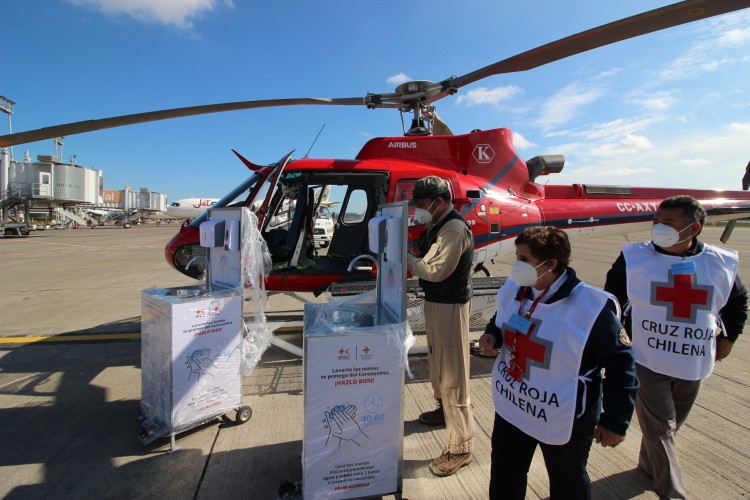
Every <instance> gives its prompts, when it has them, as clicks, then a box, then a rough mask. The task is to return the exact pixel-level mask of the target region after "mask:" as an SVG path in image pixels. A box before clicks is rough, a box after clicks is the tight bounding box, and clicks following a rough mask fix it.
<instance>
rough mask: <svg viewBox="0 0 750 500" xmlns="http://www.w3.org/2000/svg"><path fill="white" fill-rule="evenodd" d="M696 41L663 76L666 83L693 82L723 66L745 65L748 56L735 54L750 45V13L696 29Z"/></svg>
mask: <svg viewBox="0 0 750 500" xmlns="http://www.w3.org/2000/svg"><path fill="white" fill-rule="evenodd" d="M694 30H695V31H694V35H693V36H694V41H693V42H692V43H691V44H690V46H689V47H688V48H687V49H686V50H685V52H684V54H683V55H682V56H680V57H678V58H676V59H674V60H673V61H672V62H671V63H669V64H668V65H667V66H666V67H665V69H664V70H663V71H662V72H661V77H662V78H663V79H665V80H679V79H684V78H692V77H695V76H696V75H698V74H700V73H704V72H709V71H715V70H716V69H718V68H719V67H720V66H722V65H725V64H730V63H737V62H738V61H745V60H746V58H747V54H738V53H736V52H735V53H733V52H731V50H732V49H738V48H739V49H740V50H742V49H743V48H744V47H745V46H747V43H748V41H750V12H745V11H741V12H736V13H734V14H728V15H726V16H721V17H717V18H713V19H711V20H709V21H707V22H705V23H702V24H699V25H697V26H695V27H694Z"/></svg>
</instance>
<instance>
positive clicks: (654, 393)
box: [635, 364, 701, 499]
mask: <svg viewBox="0 0 750 500" xmlns="http://www.w3.org/2000/svg"><path fill="white" fill-rule="evenodd" d="M635 372H636V374H637V375H638V380H639V381H640V383H641V387H640V388H639V389H638V395H637V396H636V399H635V412H636V414H637V415H638V424H639V425H640V427H641V431H642V432H643V439H642V440H641V452H640V456H639V457H638V465H639V466H640V467H641V469H644V471H645V472H648V473H649V474H651V475H652V476H653V477H654V491H655V492H656V494H657V495H659V498H669V499H684V498H685V486H684V485H683V483H682V473H681V471H680V462H679V461H678V460H677V447H676V446H675V442H674V438H675V434H676V433H677V431H678V430H679V429H680V426H681V425H682V424H683V423H685V420H686V419H687V416H688V413H690V409H691V408H692V407H693V403H694V402H695V398H696V397H697V396H698V390H699V389H700V387H701V381H700V380H682V379H679V378H674V377H669V376H667V375H662V374H661V373H656V372H655V371H652V370H649V369H648V368H646V367H645V366H642V365H639V364H636V365H635Z"/></svg>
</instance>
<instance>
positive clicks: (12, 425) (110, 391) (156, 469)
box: [0, 225, 750, 500]
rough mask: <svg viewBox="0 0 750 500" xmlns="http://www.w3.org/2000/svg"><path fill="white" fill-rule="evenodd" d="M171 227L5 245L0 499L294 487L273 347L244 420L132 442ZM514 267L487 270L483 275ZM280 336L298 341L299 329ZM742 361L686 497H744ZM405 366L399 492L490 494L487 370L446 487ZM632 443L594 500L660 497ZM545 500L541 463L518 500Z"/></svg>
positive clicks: (725, 385) (610, 254)
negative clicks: (144, 352)
mask: <svg viewBox="0 0 750 500" xmlns="http://www.w3.org/2000/svg"><path fill="white" fill-rule="evenodd" d="M176 231H177V227H176V226H167V225H162V226H156V225H145V226H140V227H133V228H131V229H123V228H120V227H118V226H113V227H101V228H96V229H93V230H92V229H78V230H48V231H44V232H35V233H32V235H31V236H30V237H28V238H0V314H1V317H2V321H0V422H1V423H2V425H0V443H2V452H1V453H0V497H2V498H9V499H25V498H71V499H73V498H75V499H80V498H96V499H100V498H168V499H172V498H175V499H176V498H195V499H213V498H247V499H256V498H257V499H273V498H276V492H277V490H278V487H279V484H280V482H281V481H283V480H291V481H298V480H300V479H301V464H300V458H301V451H302V441H301V440H302V419H303V413H302V410H303V406H302V361H301V360H300V359H299V358H297V357H295V356H293V355H291V354H289V353H287V352H285V351H282V350H280V349H278V348H276V347H271V348H270V349H269V350H268V351H266V353H265V354H264V356H263V359H262V361H261V363H260V364H259V365H258V367H257V368H256V371H255V372H254V373H253V375H252V376H250V377H246V378H245V379H244V381H243V382H244V394H245V403H246V404H248V405H249V406H251V407H252V408H253V417H252V418H251V420H250V421H249V422H247V423H245V424H242V425H237V424H236V423H234V422H233V421H232V420H231V419H229V418H224V419H221V420H220V421H217V422H211V423H208V424H205V425H203V426H199V427H196V428H194V429H192V430H190V431H187V432H185V433H182V434H179V435H178V436H177V444H178V445H179V446H180V448H181V450H179V451H178V452H176V453H167V452H168V451H169V450H170V443H169V440H168V439H160V440H157V441H155V442H153V443H151V444H149V445H147V446H144V445H143V444H141V442H140V440H139V439H138V435H139V434H140V430H141V429H140V424H139V421H138V417H139V416H140V407H139V402H140V397H141V380H140V341H139V338H140V313H141V311H140V303H141V302H140V300H141V296H140V293H141V290H143V289H145V288H163V287H171V286H180V285H187V284H193V283H194V281H193V280H191V279H189V278H187V277H185V276H183V275H181V274H180V273H177V272H176V271H174V270H172V269H171V268H170V267H169V266H168V265H167V264H166V262H165V261H164V257H163V250H164V245H165V244H166V242H167V241H168V240H169V239H170V238H171V237H172V236H173V235H174V234H175V233H176ZM720 233H721V230H720V229H719V228H710V227H709V228H706V230H705V231H704V235H703V237H704V240H705V241H707V242H709V243H717V242H718V236H719V234H720ZM647 238H648V234H647V233H639V234H637V235H633V236H631V240H632V241H636V240H643V239H647ZM624 242H625V239H624V238H622V237H619V238H607V239H597V240H590V241H587V242H574V244H573V261H572V263H571V265H572V267H574V268H575V269H576V272H577V273H578V275H579V276H580V277H581V278H582V279H583V280H584V281H587V282H589V283H591V284H594V285H599V286H601V285H602V284H603V282H604V276H605V274H606V271H607V270H608V269H609V267H610V265H611V263H612V262H613V261H614V259H615V258H616V256H617V254H618V252H619V247H620V245H621V244H622V243H624ZM728 246H730V247H733V248H736V249H738V250H739V251H740V255H741V269H740V276H741V278H742V280H743V281H744V282H745V283H750V259H749V258H746V256H747V255H750V254H749V253H748V251H749V250H750V229H747V228H739V229H737V230H735V234H734V235H733V237H732V239H731V240H730V242H729V245H728ZM509 269H510V267H509V266H508V265H505V264H497V265H492V266H490V270H491V271H492V272H493V274H507V272H508V270H509ZM308 297H309V298H310V299H311V300H318V301H320V300H323V298H313V297H312V296H308ZM269 310H270V311H272V312H273V313H274V314H276V315H282V316H284V315H286V316H294V315H300V314H301V311H302V306H301V305H300V304H299V302H296V301H294V300H292V299H289V298H287V297H283V296H279V295H275V296H273V297H271V298H270V299H269ZM280 335H281V334H280ZM283 336H284V338H285V339H287V340H289V341H290V342H293V343H296V344H297V345H300V344H301V335H299V334H298V333H297V334H295V333H285V334H283ZM476 336H477V337H478V336H479V332H476ZM744 336H747V334H746V335H744ZM744 336H743V337H744ZM749 361H750V343H749V342H748V339H745V338H742V337H740V340H739V341H738V342H737V344H736V346H735V348H734V350H733V352H732V355H731V356H730V358H728V359H727V360H726V361H724V362H722V363H719V364H718V365H717V369H716V371H715V373H714V375H713V376H712V377H711V378H710V379H709V380H708V381H707V382H706V383H705V384H704V388H703V389H702V391H701V394H700V395H699V397H698V401H697V403H696V406H695V409H694V410H693V413H692V414H691V416H690V419H689V420H688V422H687V424H686V425H685V426H684V427H683V429H682V430H681V431H680V434H679V439H678V442H679V444H678V446H679V447H680V459H681V461H682V464H683V473H684V475H685V476H686V484H687V488H688V496H689V497H690V498H748V497H750V478H749V477H748V475H747V471H748V470H750V453H748V450H750V426H749V425H748V418H747V416H748V414H750V413H749V412H748V406H749V405H750V385H749V384H748V383H747V380H748V379H750V378H749V377H748V375H750V368H748V367H750V363H749ZM410 366H411V369H412V371H413V372H414V374H415V378H414V379H413V380H407V383H406V389H405V408H404V417H405V437H404V477H403V496H404V497H408V498H410V499H412V500H415V499H466V498H470V499H471V498H477V499H479V498H486V496H487V493H486V492H487V484H488V478H489V462H490V460H489V453H490V450H489V439H490V435H491V432H492V415H493V410H492V402H491V394H490V389H489V372H490V370H491V366H492V360H491V359H490V358H483V357H472V391H473V394H472V399H473V402H474V405H475V411H476V418H477V427H478V431H477V432H478V433H477V438H476V448H475V462H474V463H473V464H472V465H470V466H469V467H465V468H464V469H462V470H461V471H460V472H459V473H457V474H456V475H454V476H451V477H449V478H443V479H438V478H435V477H433V476H432V475H431V474H430V473H429V471H428V470H427V464H428V463H429V461H430V460H431V459H432V458H434V457H436V456H437V455H438V454H439V453H440V450H441V448H442V441H443V435H444V430H443V429H442V428H438V429H432V428H426V427H424V426H422V425H420V424H419V423H418V422H417V417H418V415H419V413H420V412H421V411H425V410H428V409H431V408H432V405H433V401H432V395H431V389H430V387H429V385H430V384H429V378H428V376H427V368H426V357H424V356H412V357H410ZM228 416H232V415H228ZM634 420H635V419H634ZM639 441H640V431H639V429H638V426H637V421H634V423H633V425H632V426H631V429H630V431H629V432H628V438H627V439H626V441H625V442H624V443H623V444H622V445H621V446H619V447H618V448H616V449H602V448H600V447H598V446H596V445H595V446H594V447H593V448H592V452H591V457H590V459H589V473H590V475H591V478H592V482H593V485H592V491H593V494H594V497H595V498H644V499H646V498H647V499H651V498H656V496H655V495H654V493H653V492H652V491H650V485H649V482H648V480H647V479H646V478H645V477H644V476H642V475H640V474H639V473H638V472H637V471H635V463H636V458H637V450H638V443H639ZM548 494H549V491H548V487H547V478H546V473H545V470H544V465H543V460H542V457H541V455H539V454H537V456H536V457H535V459H534V463H533V464H532V469H531V471H530V475H529V490H528V495H527V498H545V497H546V496H547V495H548ZM389 498H390V497H389Z"/></svg>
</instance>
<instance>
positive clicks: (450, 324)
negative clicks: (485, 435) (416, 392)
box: [424, 301, 476, 454]
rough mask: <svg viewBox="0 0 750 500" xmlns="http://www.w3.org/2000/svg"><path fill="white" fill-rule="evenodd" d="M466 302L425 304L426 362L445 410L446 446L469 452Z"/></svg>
mask: <svg viewBox="0 0 750 500" xmlns="http://www.w3.org/2000/svg"><path fill="white" fill-rule="evenodd" d="M470 313H471V301H469V302H467V303H466V304H438V303H435V302H427V301H425V303H424V318H425V328H426V330H427V346H428V354H427V364H428V367H429V370H430V382H431V383H432V390H433V393H434V394H435V398H437V399H440V400H442V404H443V412H444V413H445V434H446V445H445V449H446V450H448V451H449V452H451V453H453V454H461V453H468V452H470V451H471V449H472V445H473V442H474V434H475V432H476V430H475V424H474V410H473V408H472V406H471V398H470V395H469V314H470Z"/></svg>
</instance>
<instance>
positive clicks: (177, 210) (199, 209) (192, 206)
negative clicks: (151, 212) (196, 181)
mask: <svg viewBox="0 0 750 500" xmlns="http://www.w3.org/2000/svg"><path fill="white" fill-rule="evenodd" d="M217 201H219V198H182V199H181V200H177V201H175V202H174V203H170V204H169V206H168V207H167V214H166V217H167V218H171V219H193V218H195V217H198V216H199V215H201V214H202V213H203V212H205V211H206V210H208V209H209V208H211V207H213V206H214V204H215V203H216V202H217Z"/></svg>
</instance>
